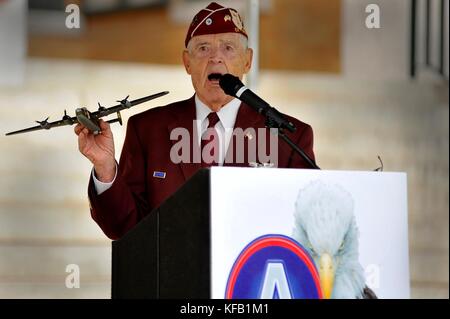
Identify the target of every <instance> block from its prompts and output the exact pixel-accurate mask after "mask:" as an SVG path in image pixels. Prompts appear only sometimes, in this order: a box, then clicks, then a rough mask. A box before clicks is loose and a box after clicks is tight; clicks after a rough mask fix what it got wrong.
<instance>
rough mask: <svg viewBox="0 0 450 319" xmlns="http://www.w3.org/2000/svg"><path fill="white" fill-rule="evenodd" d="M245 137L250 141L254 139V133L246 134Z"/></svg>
mask: <svg viewBox="0 0 450 319" xmlns="http://www.w3.org/2000/svg"><path fill="white" fill-rule="evenodd" d="M245 137H246V138H248V139H249V140H252V139H253V135H252V133H245Z"/></svg>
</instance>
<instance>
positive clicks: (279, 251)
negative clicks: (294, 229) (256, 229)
mask: <svg viewBox="0 0 450 319" xmlns="http://www.w3.org/2000/svg"><path fill="white" fill-rule="evenodd" d="M225 298H226V299H318V298H320V299H321V298H322V290H321V288H320V281H319V274H318V272H317V269H316V267H315V265H314V261H313V259H312V258H311V256H310V255H309V254H308V252H307V251H306V250H305V249H304V248H303V247H302V246H301V245H300V244H299V243H298V242H296V241H295V240H293V239H292V238H290V237H287V236H283V235H266V236H262V237H258V238H257V239H255V240H253V241H252V242H251V243H250V244H248V245H247V246H246V247H245V248H244V249H243V250H242V252H241V253H240V255H239V256H238V258H237V259H236V261H235V263H234V265H233V267H232V269H231V272H230V275H229V277H228V282H227V287H226V292H225Z"/></svg>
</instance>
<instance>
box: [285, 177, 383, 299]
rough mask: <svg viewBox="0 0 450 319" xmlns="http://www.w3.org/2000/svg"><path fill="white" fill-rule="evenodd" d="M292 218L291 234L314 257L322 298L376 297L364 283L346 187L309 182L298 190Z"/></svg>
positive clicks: (351, 204)
mask: <svg viewBox="0 0 450 319" xmlns="http://www.w3.org/2000/svg"><path fill="white" fill-rule="evenodd" d="M294 218H295V226H294V229H293V235H292V237H293V238H294V239H296V240H297V241H298V242H299V243H300V244H301V245H302V246H303V247H305V249H307V250H308V252H309V253H310V254H311V256H312V258H313V259H314V262H315V264H316V267H317V270H318V272H319V277H320V285H321V287H322V292H323V296H324V297H325V298H332V299H355V298H358V299H361V298H363V299H374V298H377V297H376V295H375V294H374V292H373V291H372V290H371V289H370V288H368V287H367V286H366V284H365V276H364V270H363V268H362V266H361V264H360V263H359V252H358V236H359V233H358V227H357V225H356V220H355V215H354V214H353V198H352V196H351V195H350V194H349V193H348V192H347V191H346V190H344V189H343V188H342V187H340V186H338V185H329V184H325V183H323V182H321V181H313V182H311V183H309V184H308V185H307V186H305V187H304V188H303V189H301V190H300V191H299V193H298V196H297V200H296V203H295V212H294Z"/></svg>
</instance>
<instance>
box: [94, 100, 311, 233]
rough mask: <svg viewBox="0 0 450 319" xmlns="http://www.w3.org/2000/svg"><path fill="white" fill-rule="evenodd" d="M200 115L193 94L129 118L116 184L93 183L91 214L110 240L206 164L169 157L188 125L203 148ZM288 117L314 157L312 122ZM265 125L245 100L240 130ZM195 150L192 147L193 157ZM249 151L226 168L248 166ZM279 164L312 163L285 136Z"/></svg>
mask: <svg viewBox="0 0 450 319" xmlns="http://www.w3.org/2000/svg"><path fill="white" fill-rule="evenodd" d="M195 117H196V111H195V100H194V97H192V98H190V99H188V100H185V101H180V102H176V103H172V104H169V105H167V106H163V107H158V108H153V109H150V110H148V111H145V112H143V113H140V114H137V115H134V116H132V117H130V119H129V120H128V127H127V134H126V138H125V142H124V145H123V149H122V154H121V157H120V162H119V165H118V172H117V177H116V180H115V181H114V183H113V185H112V186H111V188H109V189H108V190H107V191H105V192H103V193H102V194H100V195H97V192H96V190H95V186H94V182H93V180H92V178H91V179H90V182H89V187H88V195H89V201H90V207H91V215H92V218H93V219H94V220H95V221H96V222H97V224H98V225H99V226H100V228H101V229H102V230H103V232H104V233H105V234H106V236H108V237H109V238H111V239H118V238H120V237H122V236H123V235H124V234H125V233H126V232H127V231H128V230H130V229H131V228H132V227H133V226H135V225H136V224H137V223H138V222H139V221H140V220H141V219H143V218H144V217H145V216H146V215H147V214H149V213H150V212H151V211H152V209H154V208H156V207H158V206H159V205H161V203H162V202H163V201H164V200H165V199H167V198H168V197H169V196H170V195H172V194H173V193H174V192H175V191H176V190H177V189H178V188H179V187H180V186H182V185H183V184H184V183H185V182H186V181H187V180H188V179H189V178H190V177H191V176H192V175H194V174H195V172H197V170H199V169H200V168H201V167H200V166H201V164H200V163H192V161H191V163H179V164H174V163H173V162H172V161H171V160H170V149H171V147H172V146H173V145H174V144H175V143H177V141H172V140H170V132H171V131H172V129H174V128H177V127H182V128H185V129H187V130H188V131H189V133H190V136H191V145H196V147H198V142H197V140H196V139H195V138H196V137H195V135H194V134H195V133H196V132H195V131H196V129H193V120H195ZM286 117H287V118H288V119H289V120H290V121H291V122H292V123H293V124H294V125H295V126H296V127H297V130H296V131H295V132H294V133H288V134H287V135H288V136H289V137H290V138H291V139H292V140H293V141H294V142H296V144H297V145H298V146H300V147H301V148H302V149H303V150H304V151H305V152H306V153H307V154H308V155H309V156H310V157H311V158H312V159H314V153H313V132H312V128H311V126H309V125H308V124H305V123H303V122H300V121H299V120H297V119H295V118H293V117H290V116H286ZM264 124H265V119H264V117H263V116H262V115H260V114H258V113H257V112H255V111H254V110H253V109H251V108H250V107H249V106H248V105H246V104H244V103H242V104H241V106H240V108H239V111H238V114H237V117H236V123H235V128H242V129H247V128H254V129H255V130H256V133H258V130H257V129H258V128H264V127H265V125H264ZM264 132H265V133H266V134H267V136H268V134H270V133H269V130H268V129H265V130H264ZM257 135H258V134H257ZM194 139H195V140H194ZM193 141H195V143H193ZM267 144H268V138H267ZM230 145H232V144H231V143H230ZM233 145H236V143H234V144H233ZM245 150H247V147H245ZM192 153H193V152H192V151H191V158H192ZM246 153H247V152H245V157H244V163H235V162H233V161H232V162H231V163H225V164H224V166H249V162H248V154H246ZM233 159H234V160H235V159H236V158H233ZM278 167H281V168H308V165H307V164H306V163H305V162H304V161H303V159H302V158H301V157H300V156H299V155H298V154H294V153H293V151H292V150H291V148H290V147H289V146H288V145H287V144H286V143H285V142H284V141H282V140H280V141H279V143H278ZM154 172H165V173H166V176H165V178H156V177H153V173H154Z"/></svg>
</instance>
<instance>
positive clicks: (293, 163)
mask: <svg viewBox="0 0 450 319" xmlns="http://www.w3.org/2000/svg"><path fill="white" fill-rule="evenodd" d="M296 144H297V145H298V146H299V147H300V148H301V149H302V150H303V151H304V152H305V153H306V154H307V155H308V156H309V157H310V158H311V159H312V160H313V161H315V156H314V150H313V145H314V135H313V130H312V127H311V126H310V125H307V124H306V125H305V126H304V129H303V131H302V132H301V134H300V136H299V138H298V140H297V141H296ZM289 167H290V168H310V166H309V165H308V163H307V162H306V161H305V160H304V159H303V158H302V157H301V156H300V154H297V153H296V152H294V151H292V153H291V158H290V161H289Z"/></svg>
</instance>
